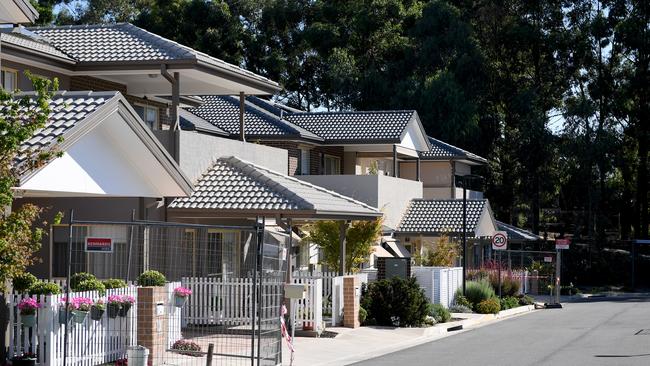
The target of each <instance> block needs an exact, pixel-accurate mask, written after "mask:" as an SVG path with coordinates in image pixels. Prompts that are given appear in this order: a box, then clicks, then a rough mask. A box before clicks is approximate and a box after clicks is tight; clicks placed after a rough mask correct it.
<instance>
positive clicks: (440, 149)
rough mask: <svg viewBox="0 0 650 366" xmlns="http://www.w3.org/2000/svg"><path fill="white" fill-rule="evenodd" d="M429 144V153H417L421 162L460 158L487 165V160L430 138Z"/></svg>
mask: <svg viewBox="0 0 650 366" xmlns="http://www.w3.org/2000/svg"><path fill="white" fill-rule="evenodd" d="M429 142H430V143H431V149H429V151H420V152H419V154H420V159H422V160H449V159H453V158H461V159H467V160H470V161H473V162H476V163H481V164H486V163H487V159H485V158H483V157H480V156H478V155H476V154H474V153H471V152H469V151H467V150H463V149H461V148H459V147H456V146H454V145H450V144H448V143H446V142H443V141H440V140H438V139H435V138H433V137H430V136H429Z"/></svg>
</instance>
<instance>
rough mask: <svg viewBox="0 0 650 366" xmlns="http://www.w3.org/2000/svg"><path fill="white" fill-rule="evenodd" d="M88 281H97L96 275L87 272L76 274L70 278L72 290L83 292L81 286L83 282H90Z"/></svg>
mask: <svg viewBox="0 0 650 366" xmlns="http://www.w3.org/2000/svg"><path fill="white" fill-rule="evenodd" d="M88 280H95V281H96V280H97V277H95V275H93V274H90V273H87V272H79V273H75V274H73V275H72V276H71V277H70V290H72V291H82V290H80V289H79V284H80V283H81V282H83V281H88Z"/></svg>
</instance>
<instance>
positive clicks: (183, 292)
mask: <svg viewBox="0 0 650 366" xmlns="http://www.w3.org/2000/svg"><path fill="white" fill-rule="evenodd" d="M191 294H192V290H190V289H189V288H185V287H176V288H175V289H174V295H176V296H179V297H187V296H190V295H191Z"/></svg>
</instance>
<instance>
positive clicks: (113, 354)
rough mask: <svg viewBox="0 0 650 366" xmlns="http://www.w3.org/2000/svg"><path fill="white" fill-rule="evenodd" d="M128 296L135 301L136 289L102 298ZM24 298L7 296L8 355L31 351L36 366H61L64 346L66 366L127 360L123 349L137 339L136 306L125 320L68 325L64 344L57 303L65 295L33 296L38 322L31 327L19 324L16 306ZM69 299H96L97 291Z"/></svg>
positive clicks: (119, 290)
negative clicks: (35, 302)
mask: <svg viewBox="0 0 650 366" xmlns="http://www.w3.org/2000/svg"><path fill="white" fill-rule="evenodd" d="M110 295H130V296H133V297H135V298H136V304H137V288H135V287H127V288H120V289H112V290H107V291H106V294H105V295H104V296H105V297H106V298H107V297H108V296H110ZM25 297H28V296H27V295H21V294H11V295H8V302H9V304H8V305H9V312H10V314H9V319H10V323H9V326H10V332H9V333H10V335H9V355H10V356H11V355H17V354H21V353H23V352H33V353H35V354H36V355H37V364H39V365H41V366H58V365H63V364H64V363H63V354H64V347H65V346H66V344H67V348H68V349H67V351H68V354H67V360H66V365H74V366H92V365H98V364H102V363H106V362H111V361H115V360H117V359H120V358H125V357H126V349H127V347H129V346H134V345H136V340H137V321H136V319H137V306H133V307H132V308H131V310H130V311H129V313H128V315H127V316H126V317H117V318H115V319H111V318H109V317H108V315H107V314H106V313H104V315H103V316H102V318H101V319H100V320H99V321H95V320H92V319H90V315H88V316H87V318H86V320H85V321H84V322H83V323H80V324H77V323H74V322H73V321H71V322H70V323H68V327H69V329H68V332H69V334H68V342H67V343H65V342H64V339H65V332H66V329H65V328H66V326H65V325H63V324H60V322H59V312H60V311H61V310H59V307H60V303H61V302H62V301H65V300H64V299H65V295H40V296H33V298H35V299H36V300H37V301H38V302H39V304H41V306H42V307H41V308H40V309H39V310H38V313H37V314H38V316H37V323H36V325H35V326H33V327H24V326H23V325H22V321H21V316H20V311H19V310H18V308H17V305H18V303H19V302H20V300H22V299H23V298H25ZM70 297H71V298H73V297H88V298H91V299H93V300H95V299H98V298H100V297H103V296H100V294H99V293H98V292H96V291H87V292H74V293H70Z"/></svg>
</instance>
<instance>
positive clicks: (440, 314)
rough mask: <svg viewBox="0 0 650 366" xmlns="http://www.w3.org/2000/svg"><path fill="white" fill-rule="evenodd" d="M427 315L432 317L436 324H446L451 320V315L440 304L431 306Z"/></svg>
mask: <svg viewBox="0 0 650 366" xmlns="http://www.w3.org/2000/svg"><path fill="white" fill-rule="evenodd" d="M429 315H431V316H432V317H434V318H435V319H436V322H438V323H446V322H448V321H450V320H451V313H450V312H449V310H447V309H445V307H444V306H442V305H441V304H432V305H431V311H430V312H429Z"/></svg>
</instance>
